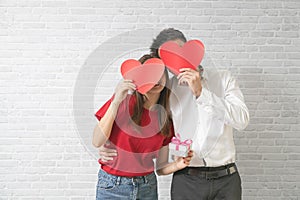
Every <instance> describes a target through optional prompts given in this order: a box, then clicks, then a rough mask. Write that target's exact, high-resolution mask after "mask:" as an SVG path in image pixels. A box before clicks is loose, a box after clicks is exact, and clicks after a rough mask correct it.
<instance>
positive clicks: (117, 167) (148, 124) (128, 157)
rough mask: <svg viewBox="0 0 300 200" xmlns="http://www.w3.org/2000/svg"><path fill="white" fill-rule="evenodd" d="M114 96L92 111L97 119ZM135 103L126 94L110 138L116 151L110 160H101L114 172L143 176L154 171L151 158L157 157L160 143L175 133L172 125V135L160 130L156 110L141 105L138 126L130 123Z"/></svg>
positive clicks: (111, 172) (131, 97)
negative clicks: (140, 117) (139, 124)
mask: <svg viewBox="0 0 300 200" xmlns="http://www.w3.org/2000/svg"><path fill="white" fill-rule="evenodd" d="M112 100H113V97H112V98H111V99H110V100H108V101H107V102H106V103H105V104H104V105H103V106H102V107H101V108H100V109H99V110H98V111H97V113H96V114H95V116H96V117H97V118H98V120H100V119H101V118H102V117H103V116H104V114H105V113H106V111H107V109H108V107H109V106H110V104H111V102H112ZM135 103H136V98H135V96H134V95H127V97H126V98H125V100H124V101H122V103H121V104H120V106H119V109H118V112H117V115H116V118H115V121H114V124H113V127H112V131H111V135H110V137H109V141H110V144H111V146H112V147H114V148H116V149H117V152H118V155H117V156H116V157H114V159H113V161H109V162H101V160H100V159H99V163H100V164H101V168H102V169H103V170H104V171H106V172H107V173H109V174H113V175H116V176H127V177H133V176H144V175H147V174H150V173H152V172H153V171H154V163H153V159H154V158H157V156H158V151H159V150H160V148H161V147H163V146H165V145H168V144H169V143H170V142H171V139H172V137H173V135H174V129H173V126H172V127H171V132H172V133H171V134H170V135H171V136H169V137H166V136H163V135H162V134H161V133H160V128H159V122H158V114H157V111H150V110H147V109H145V108H144V109H143V113H142V120H141V127H138V126H137V125H135V126H134V125H133V124H134V122H133V121H132V120H131V117H130V116H131V115H132V113H133V108H134V105H135Z"/></svg>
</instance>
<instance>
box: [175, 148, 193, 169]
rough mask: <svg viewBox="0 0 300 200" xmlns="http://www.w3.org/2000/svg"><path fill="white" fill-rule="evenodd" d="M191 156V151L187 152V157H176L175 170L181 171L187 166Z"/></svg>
mask: <svg viewBox="0 0 300 200" xmlns="http://www.w3.org/2000/svg"><path fill="white" fill-rule="evenodd" d="M193 155H194V152H193V150H189V152H188V155H187V156H186V157H177V158H176V160H175V165H176V170H181V169H183V168H186V167H187V166H189V165H190V161H191V160H192V157H193Z"/></svg>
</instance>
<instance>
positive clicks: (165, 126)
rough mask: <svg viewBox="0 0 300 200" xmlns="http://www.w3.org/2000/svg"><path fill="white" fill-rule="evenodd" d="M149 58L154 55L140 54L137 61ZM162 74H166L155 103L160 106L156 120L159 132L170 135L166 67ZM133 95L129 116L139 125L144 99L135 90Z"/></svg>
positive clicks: (168, 91) (170, 122)
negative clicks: (131, 110) (134, 100)
mask: <svg viewBox="0 0 300 200" xmlns="http://www.w3.org/2000/svg"><path fill="white" fill-rule="evenodd" d="M150 58H154V57H153V56H151V55H149V54H146V55H144V56H142V57H141V58H140V59H139V61H140V62H141V63H142V64H143V63H144V62H146V60H148V59H150ZM164 75H165V76H166V84H165V87H164V89H163V90H162V91H161V92H160V96H159V99H158V101H157V104H159V105H161V107H160V106H158V120H159V125H160V129H161V131H160V132H161V134H162V135H164V136H170V133H171V131H170V128H171V125H172V119H171V111H170V103H169V96H170V93H171V91H170V89H169V87H168V85H169V76H168V72H167V70H166V69H165V71H164ZM133 95H135V97H136V104H135V105H134V108H133V114H132V116H131V119H132V121H133V122H134V123H135V124H136V125H138V126H140V125H141V120H142V113H143V109H144V107H143V106H144V103H145V100H144V96H143V95H142V94H141V93H139V92H137V91H135V92H134V93H133Z"/></svg>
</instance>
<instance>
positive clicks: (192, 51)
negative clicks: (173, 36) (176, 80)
mask: <svg viewBox="0 0 300 200" xmlns="http://www.w3.org/2000/svg"><path fill="white" fill-rule="evenodd" d="M159 55H160V57H161V59H162V60H163V62H164V63H165V65H166V67H167V68H168V69H170V70H171V71H172V72H173V73H174V74H175V75H178V74H179V73H180V71H179V69H181V68H191V69H194V70H195V69H197V67H198V65H199V64H200V63H201V61H202V58H203V56H204V45H203V43H202V42H201V41H200V40H189V41H188V42H186V43H185V44H184V45H183V46H182V47H180V46H179V45H178V44H177V43H176V42H174V41H168V42H166V43H164V44H163V45H161V47H160V48H159Z"/></svg>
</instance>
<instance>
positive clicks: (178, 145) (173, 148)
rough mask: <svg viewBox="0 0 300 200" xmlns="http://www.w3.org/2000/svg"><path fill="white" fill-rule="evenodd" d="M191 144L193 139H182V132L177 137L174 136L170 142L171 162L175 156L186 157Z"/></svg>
mask: <svg viewBox="0 0 300 200" xmlns="http://www.w3.org/2000/svg"><path fill="white" fill-rule="evenodd" d="M191 144H192V140H190V139H187V140H184V141H181V139H180V134H176V137H173V138H172V141H171V143H170V144H169V162H171V161H174V156H179V157H186V156H187V153H188V151H189V150H190V147H191Z"/></svg>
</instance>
